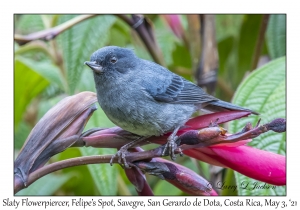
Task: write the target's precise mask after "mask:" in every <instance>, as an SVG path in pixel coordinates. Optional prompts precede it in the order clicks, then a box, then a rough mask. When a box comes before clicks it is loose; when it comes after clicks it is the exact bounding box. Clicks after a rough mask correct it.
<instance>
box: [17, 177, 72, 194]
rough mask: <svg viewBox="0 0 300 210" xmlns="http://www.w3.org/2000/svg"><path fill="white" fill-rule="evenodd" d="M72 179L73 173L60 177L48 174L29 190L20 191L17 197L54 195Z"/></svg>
mask: <svg viewBox="0 0 300 210" xmlns="http://www.w3.org/2000/svg"><path fill="white" fill-rule="evenodd" d="M72 177H73V175H72V174H71V173H69V174H60V175H53V174H48V175H46V176H44V177H42V178H40V179H38V180H37V181H36V182H34V183H33V184H32V185H30V186H29V187H28V188H26V189H23V190H21V191H19V192H18V193H17V194H16V195H23V196H24V195H53V194H54V193H55V192H56V191H57V190H59V189H60V188H61V187H62V186H63V185H64V184H65V183H66V182H68V181H69V180H70V179H72Z"/></svg>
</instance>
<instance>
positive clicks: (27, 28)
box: [15, 14, 45, 35]
mask: <svg viewBox="0 0 300 210" xmlns="http://www.w3.org/2000/svg"><path fill="white" fill-rule="evenodd" d="M17 16H19V17H18V19H19V20H18V21H16V24H15V30H16V31H15V32H16V33H19V34H22V35H27V34H30V33H33V32H37V31H41V30H43V29H45V26H44V23H43V20H42V18H41V15H27V14H26V15H25V14H24V15H15V18H16V17H17Z"/></svg>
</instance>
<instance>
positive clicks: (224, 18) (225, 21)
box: [215, 14, 244, 42]
mask: <svg viewBox="0 0 300 210" xmlns="http://www.w3.org/2000/svg"><path fill="white" fill-rule="evenodd" d="M243 16H244V15H238V14H235V15H215V18H216V39H217V42H221V41H222V40H224V39H227V38H228V37H231V36H233V37H235V38H237V37H238V36H239V30H240V28H241V25H242V23H243Z"/></svg>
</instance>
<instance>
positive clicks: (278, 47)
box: [267, 14, 286, 59]
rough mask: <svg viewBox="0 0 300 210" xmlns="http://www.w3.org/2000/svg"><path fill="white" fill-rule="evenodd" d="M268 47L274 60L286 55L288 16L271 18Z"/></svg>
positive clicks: (273, 16) (268, 30)
mask: <svg viewBox="0 0 300 210" xmlns="http://www.w3.org/2000/svg"><path fill="white" fill-rule="evenodd" d="M267 45H268V50H269V53H270V56H271V58H272V59H275V58H278V57H281V56H284V55H286V15H277V14H276V15H271V16H270V19H269V24H268V29H267Z"/></svg>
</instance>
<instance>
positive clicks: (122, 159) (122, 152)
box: [110, 145, 130, 168]
mask: <svg viewBox="0 0 300 210" xmlns="http://www.w3.org/2000/svg"><path fill="white" fill-rule="evenodd" d="M128 153H129V152H128V148H127V147H126V145H125V146H123V147H121V148H120V149H119V151H118V152H117V153H116V154H115V155H113V156H112V157H111V159H110V165H111V166H112V164H113V161H114V159H115V158H118V163H119V164H120V165H121V166H122V167H123V168H130V166H129V164H128V163H127V160H126V155H127V154H128Z"/></svg>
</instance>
